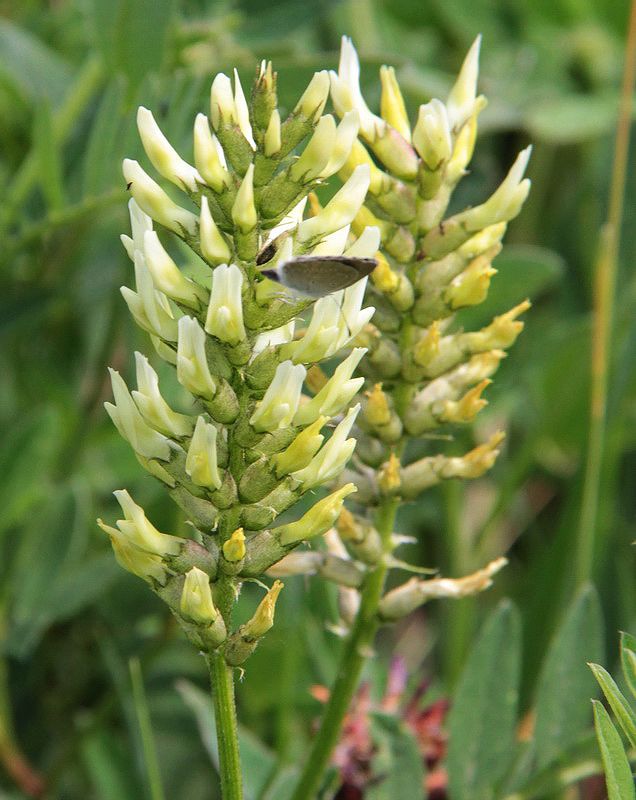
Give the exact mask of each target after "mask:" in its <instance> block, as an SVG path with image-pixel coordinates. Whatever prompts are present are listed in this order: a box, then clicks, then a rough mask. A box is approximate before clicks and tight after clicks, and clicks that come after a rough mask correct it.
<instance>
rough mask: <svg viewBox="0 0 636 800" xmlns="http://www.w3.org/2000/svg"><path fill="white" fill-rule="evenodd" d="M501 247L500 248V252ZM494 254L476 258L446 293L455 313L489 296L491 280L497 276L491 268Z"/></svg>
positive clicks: (447, 301) (445, 295) (446, 299)
mask: <svg viewBox="0 0 636 800" xmlns="http://www.w3.org/2000/svg"><path fill="white" fill-rule="evenodd" d="M500 249H501V246H499V247H498V250H500ZM491 258H492V254H485V253H484V254H482V255H481V256H478V257H477V258H475V259H474V260H473V261H471V263H470V264H469V265H468V267H467V268H466V269H465V270H464V271H463V272H461V273H460V274H459V275H458V276H457V277H456V278H453V280H452V281H451V283H450V285H449V286H448V288H447V289H446V291H445V292H444V300H445V302H446V303H448V305H449V306H450V308H451V309H452V310H453V311H455V310H456V309H458V308H464V307H466V306H475V305H478V304H479V303H482V302H483V301H484V300H485V299H486V295H487V294H488V288H489V286H490V279H491V278H492V276H493V275H496V274H497V270H496V269H493V268H492V266H491Z"/></svg>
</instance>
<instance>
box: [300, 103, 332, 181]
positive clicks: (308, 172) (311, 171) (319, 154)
mask: <svg viewBox="0 0 636 800" xmlns="http://www.w3.org/2000/svg"><path fill="white" fill-rule="evenodd" d="M335 143H336V123H335V121H334V118H333V117H332V116H331V114H328V115H327V116H324V117H321V118H320V119H319V120H318V124H317V125H316V128H315V130H314V133H313V136H312V137H311V139H310V140H309V142H308V144H307V146H306V147H305V149H304V150H303V152H302V154H301V156H300V158H299V159H298V161H296V162H295V163H294V164H293V165H292V167H291V169H290V171H289V174H290V176H291V179H292V180H293V181H295V182H296V183H309V182H310V181H312V180H315V179H316V178H317V177H318V176H319V175H320V174H321V172H322V171H323V170H324V169H325V167H326V166H327V163H328V161H329V158H330V156H331V153H332V151H333V149H334V146H335Z"/></svg>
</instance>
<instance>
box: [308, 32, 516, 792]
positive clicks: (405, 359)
mask: <svg viewBox="0 0 636 800" xmlns="http://www.w3.org/2000/svg"><path fill="white" fill-rule="evenodd" d="M479 46H480V41H479V40H477V41H476V42H475V43H474V44H473V46H472V47H471V49H470V51H469V53H468V55H467V57H466V59H465V61H464V64H463V66H462V69H461V71H460V74H459V76H458V78H457V81H456V82H455V84H454V86H453V88H452V90H451V92H450V94H449V96H448V98H447V100H446V102H442V101H441V100H439V99H433V100H431V102H429V103H427V104H425V105H423V106H421V108H420V110H419V115H418V118H417V123H416V125H415V127H414V128H413V129H411V126H410V121H409V118H408V115H407V113H406V109H405V104H404V101H403V99H402V96H401V92H400V88H399V84H398V81H397V78H396V75H395V72H394V70H392V69H390V68H388V67H382V69H381V71H380V80H381V84H382V94H381V102H380V111H381V113H380V115H379V116H378V115H376V114H374V113H373V112H372V111H371V110H370V109H369V107H368V106H367V104H366V102H365V100H364V97H363V95H362V92H361V89H360V84H359V76H360V66H359V61H358V56H357V53H356V51H355V49H354V47H353V45H352V43H351V42H350V41H349V40H348V39H346V38H344V39H343V43H342V50H341V57H340V64H339V68H338V71H337V72H332V73H331V74H330V78H331V88H332V98H333V102H334V106H335V109H336V112H337V114H338V115H339V116H340V117H344V115H345V114H350V113H352V112H353V111H357V112H358V115H359V118H360V134H359V141H358V143H357V144H356V145H355V147H354V148H353V149H352V151H351V154H350V157H349V159H348V160H347V162H345V164H344V165H343V168H342V169H341V171H340V175H341V177H342V178H343V179H347V178H349V179H350V177H351V176H352V175H353V174H355V170H359V169H360V165H364V166H366V167H367V168H368V169H369V172H370V182H369V191H368V194H367V197H366V200H365V204H364V207H363V208H362V209H361V210H360V212H359V213H358V214H357V215H356V217H355V218H354V219H353V221H352V229H353V230H354V231H356V232H357V233H360V232H361V230H362V228H363V227H364V226H365V225H370V224H372V225H374V226H375V227H377V229H378V230H379V232H380V239H381V242H380V245H379V252H378V254H377V260H378V266H377V267H376V269H375V271H374V273H373V274H372V280H371V282H370V283H369V284H368V286H367V289H366V294H367V298H368V302H369V304H371V305H373V306H374V307H375V309H376V312H375V314H374V316H373V319H372V320H371V322H370V323H369V324H367V325H366V326H365V327H364V329H363V330H361V331H360V333H359V335H358V339H357V341H356V343H363V344H364V345H365V347H366V348H367V352H366V354H365V358H364V360H363V361H362V362H361V371H362V373H363V375H364V376H365V382H364V385H363V386H361V387H360V390H359V391H360V394H359V395H358V399H359V401H360V403H361V407H362V411H361V413H360V415H359V416H358V418H357V420H356V426H355V427H354V429H353V432H354V435H355V438H356V440H357V446H356V455H357V458H356V461H355V462H352V465H350V466H348V467H347V468H346V469H345V471H344V472H343V473H342V475H341V477H340V479H339V482H342V483H344V482H349V481H350V482H353V483H354V484H355V485H356V486H357V487H358V493H357V494H356V495H355V496H353V498H352V500H353V503H355V504H356V506H355V511H354V512H353V513H352V511H349V510H348V511H347V512H346V514H344V515H343V516H342V517H341V520H340V522H339V524H338V526H337V529H338V534H339V536H340V542H341V544H342V547H343V549H344V552H345V553H348V555H349V557H350V558H351V559H352V560H354V561H355V562H356V563H358V564H360V563H362V564H363V565H364V570H365V574H364V577H363V579H362V582H361V584H360V588H359V591H358V595H357V598H356V595H355V592H356V589H355V588H349V589H347V592H348V594H347V596H346V603H345V605H346V607H347V609H348V610H347V611H346V613H344V614H343V620H342V625H341V627H344V628H345V629H346V628H348V629H349V633H348V637H347V641H346V643H345V645H344V647H343V651H342V654H341V661H340V664H339V667H338V671H337V678H336V683H335V685H334V687H333V689H332V691H331V692H330V696H329V700H328V702H327V704H326V707H325V711H324V715H323V719H322V724H321V728H320V730H319V732H318V734H317V736H316V738H315V740H314V742H313V746H312V749H311V752H310V755H309V758H308V760H307V762H306V764H305V767H304V769H303V771H302V774H301V777H300V779H299V782H298V784H297V786H296V788H295V793H294V795H293V800H309V798H313V797H315V796H316V794H317V792H318V790H319V788H320V784H321V781H322V776H323V774H324V771H325V769H326V767H327V765H328V763H329V759H330V754H331V752H332V750H333V748H334V746H335V744H336V743H337V741H338V737H339V734H340V729H341V726H342V723H343V720H344V717H345V714H346V712H347V709H348V707H349V704H350V702H351V699H352V697H353V694H354V692H355V689H356V687H357V683H358V680H359V677H360V674H361V672H362V670H363V667H364V662H365V659H366V657H367V656H368V655H369V653H370V652H372V648H373V641H374V637H375V633H376V631H377V629H378V627H379V626H380V624H382V623H388V622H391V621H394V620H396V619H399V618H400V617H403V616H405V615H406V614H408V613H410V612H412V611H413V610H414V609H416V608H417V607H418V606H420V605H422V604H423V603H425V602H428V601H429V600H431V599H434V598H439V597H449V598H453V597H463V596H466V595H469V594H473V593H476V592H480V591H483V590H484V589H486V588H488V586H489V585H490V583H491V580H492V576H493V575H494V574H495V573H496V572H497V571H498V570H499V569H501V568H502V567H503V566H504V564H505V559H498V560H496V561H494V562H492V563H491V564H489V565H487V566H486V567H485V568H483V569H481V570H477V571H476V572H475V573H473V574H471V575H467V576H464V577H462V578H450V579H449V578H437V577H436V578H431V579H421V578H419V577H417V578H412V579H411V580H409V581H407V582H406V583H403V584H401V585H400V586H398V587H397V588H395V589H393V590H392V591H390V592H389V593H388V594H385V582H386V577H387V574H388V571H389V569H390V568H391V567H394V566H398V567H399V568H402V569H404V568H406V569H412V570H413V571H417V568H416V567H413V568H412V567H410V566H409V565H408V564H404V562H402V561H400V560H398V559H396V558H395V557H394V551H395V549H396V548H397V547H398V546H399V543H400V537H398V536H396V535H395V533H394V531H393V526H394V521H395V517H396V512H397V510H398V508H399V506H400V504H401V503H402V502H404V501H409V500H414V499H416V498H417V497H418V496H419V495H420V494H421V493H422V492H423V491H425V490H427V489H429V488H430V487H432V486H434V485H436V484H438V483H440V482H442V481H447V480H450V479H453V478H463V479H475V478H479V477H480V476H482V475H483V474H484V473H485V472H487V470H488V469H490V468H491V467H492V465H493V463H494V461H495V459H496V457H497V455H498V453H499V450H500V446H501V443H502V440H503V433H501V432H497V433H495V434H493V435H492V436H491V438H490V439H489V440H488V441H487V442H485V443H483V444H480V445H477V446H475V447H474V448H473V449H472V450H469V451H468V452H466V453H463V454H460V455H456V454H452V453H451V454H448V453H445V452H437V453H436V452H434V451H433V452H431V449H432V448H431V445H430V443H429V444H428V448H427V450H428V452H427V453H426V454H425V455H424V456H423V457H420V458H419V459H417V460H415V461H412V462H410V463H409V462H408V461H407V460H406V457H405V456H406V453H407V452H408V451H407V447H406V445H407V443H408V442H409V441H411V440H417V439H420V438H421V437H429V438H430V437H431V434H433V433H436V432H437V431H440V432H444V431H445V429H446V428H447V427H448V426H449V425H457V424H466V423H470V422H471V421H472V420H473V419H474V418H475V416H476V415H477V414H478V413H479V412H480V411H481V410H482V409H483V408H484V407H485V406H486V404H487V401H486V399H485V397H484V396H483V395H484V392H485V391H486V389H487V387H488V385H489V383H490V378H491V375H492V374H493V373H494V372H495V371H496V369H497V367H498V365H499V363H500V361H501V359H502V358H503V357H504V355H505V352H504V351H505V350H506V349H507V348H508V347H510V346H511V345H512V344H513V343H514V341H515V339H516V338H517V336H518V335H519V333H520V332H521V330H522V328H523V323H522V322H521V321H520V320H519V319H518V317H519V316H520V315H521V314H522V313H523V312H524V311H526V310H527V308H528V307H529V303H528V302H527V301H526V302H523V303H520V304H519V305H517V306H516V307H515V308H513V309H511V310H510V311H508V312H507V313H505V314H502V315H500V316H498V317H496V318H495V319H494V320H493V321H492V322H491V324H490V325H488V326H486V327H485V328H483V329H482V330H480V331H464V330H463V329H462V328H461V327H460V326H459V325H458V324H457V323H456V322H455V315H456V314H457V313H458V312H459V313H460V314H461V309H462V308H465V307H470V306H472V305H476V304H478V303H480V302H482V301H483V300H484V298H485V297H486V294H487V292H488V287H489V284H490V280H491V279H492V277H493V275H494V274H495V272H496V270H495V269H493V267H492V261H493V259H494V258H495V257H496V256H497V254H498V253H499V251H500V249H501V239H502V237H503V235H504V233H505V230H506V225H507V223H508V221H509V220H511V219H512V218H513V217H515V216H516V215H517V214H518V212H519V210H520V208H521V206H522V205H523V202H524V200H525V198H526V197H527V194H528V191H529V188H530V182H529V181H528V180H527V179H526V178H524V172H525V169H526V166H527V163H528V159H529V156H530V149H529V148H527V149H526V150H524V151H522V152H521V153H520V154H519V156H518V157H517V159H516V161H515V162H514V164H513V165H512V167H511V168H510V170H509V172H508V174H507V175H506V177H505V178H504V180H503V181H502V183H501V185H500V186H499V187H498V188H497V189H496V190H495V191H494V192H493V194H492V195H491V196H490V198H489V199H488V200H486V201H485V202H484V203H482V204H480V205H477V206H475V207H474V208H469V209H466V210H464V211H459V212H458V213H456V214H454V215H452V216H446V210H447V207H448V205H449V202H450V199H451V196H452V193H453V190H454V188H455V186H456V185H457V183H458V181H459V180H460V179H461V177H462V176H463V175H464V174H465V172H466V167H467V165H468V163H469V161H470V158H471V156H472V152H473V148H474V144H475V138H476V130H477V118H478V116H479V113H480V112H481V110H482V109H483V107H484V106H485V99H484V98H483V97H480V96H478V95H477V72H478V55H479ZM459 320H461V316H459ZM355 400H356V399H355V398H353V399H352V402H355ZM345 605H343V609H344V608H345ZM356 607H357V612H355V609H356ZM352 609H353V610H354V613H353V617H352V616H351V611H352Z"/></svg>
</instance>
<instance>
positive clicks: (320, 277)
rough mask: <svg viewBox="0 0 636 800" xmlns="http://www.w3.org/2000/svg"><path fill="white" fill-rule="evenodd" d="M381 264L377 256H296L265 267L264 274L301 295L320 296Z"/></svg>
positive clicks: (351, 282) (347, 284) (346, 285)
mask: <svg viewBox="0 0 636 800" xmlns="http://www.w3.org/2000/svg"><path fill="white" fill-rule="evenodd" d="M257 263H258V261H257ZM261 263H263V262H262V261H261ZM377 263H378V262H377V261H376V260H375V258H356V257H354V256H295V257H294V258H290V259H289V260H288V261H283V262H282V263H281V264H278V265H277V266H276V267H275V268H271V269H263V270H261V275H265V277H266V278H269V279H270V280H273V281H276V282H277V283H280V284H281V285H282V286H285V287H286V288H287V289H291V290H292V291H294V292H297V293H298V294H302V295H305V296H307V297H314V298H319V297H324V296H325V295H328V294H332V293H333V292H337V291H339V290H340V289H346V288H347V287H349V286H352V285H353V284H354V283H357V282H358V281H359V280H362V278H366V276H367V275H370V274H371V272H373V270H374V269H375V267H376V266H377Z"/></svg>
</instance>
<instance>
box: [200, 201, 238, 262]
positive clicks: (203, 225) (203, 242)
mask: <svg viewBox="0 0 636 800" xmlns="http://www.w3.org/2000/svg"><path fill="white" fill-rule="evenodd" d="M199 244H200V246H201V254H202V256H203V258H205V260H206V261H207V262H208V263H209V264H213V265H217V264H225V263H227V262H228V261H229V260H230V256H231V252H230V248H229V247H228V245H227V242H226V240H225V237H224V236H223V234H222V233H221V231H220V230H219V228H218V226H217V224H216V222H215V221H214V219H213V218H212V214H211V213H210V205H209V203H208V198H207V197H206V196H205V195H203V196H202V197H201V214H200V216H199Z"/></svg>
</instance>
